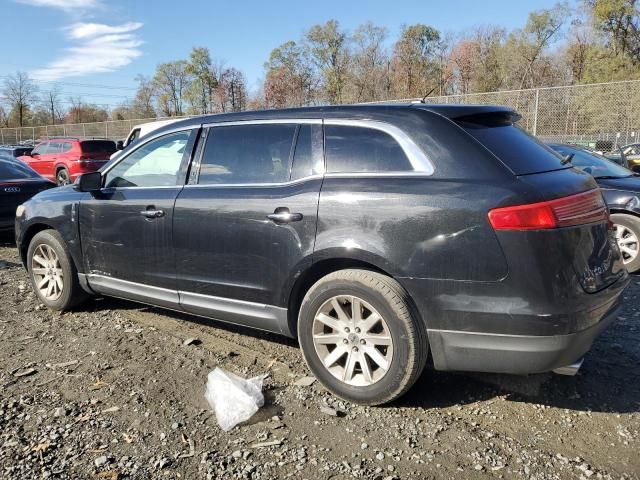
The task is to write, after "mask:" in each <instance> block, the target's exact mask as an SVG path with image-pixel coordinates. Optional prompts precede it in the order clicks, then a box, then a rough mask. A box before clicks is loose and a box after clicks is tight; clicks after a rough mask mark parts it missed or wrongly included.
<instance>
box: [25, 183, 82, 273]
mask: <svg viewBox="0 0 640 480" xmlns="http://www.w3.org/2000/svg"><path fill="white" fill-rule="evenodd" d="M60 190H62V189H59V188H56V189H52V190H49V191H47V192H42V193H40V194H38V195H36V196H35V197H33V198H31V199H30V200H29V201H27V202H25V203H24V204H23V205H22V207H23V208H22V212H21V215H20V216H19V217H16V224H15V231H16V245H17V246H18V249H19V251H20V256H21V258H22V261H23V264H24V263H25V259H26V253H27V249H28V248H29V243H30V242H31V239H32V238H33V236H34V235H35V234H37V233H38V232H39V231H41V230H45V229H54V230H56V231H57V232H58V233H59V234H60V236H61V237H62V238H63V240H64V241H65V243H66V246H67V248H68V250H69V253H70V255H71V257H72V259H73V261H74V263H75V266H76V268H77V270H78V272H80V273H82V272H83V271H84V268H83V265H84V263H83V261H82V248H81V243H80V229H79V224H78V218H79V217H78V212H79V205H80V201H79V200H80V199H79V198H78V196H77V195H73V194H75V193H76V192H73V194H72V196H73V197H75V198H57V197H64V196H65V192H62V191H60ZM65 190H67V188H65ZM69 190H70V189H69ZM49 192H51V193H49Z"/></svg>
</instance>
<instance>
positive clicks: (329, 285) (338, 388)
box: [298, 280, 412, 403]
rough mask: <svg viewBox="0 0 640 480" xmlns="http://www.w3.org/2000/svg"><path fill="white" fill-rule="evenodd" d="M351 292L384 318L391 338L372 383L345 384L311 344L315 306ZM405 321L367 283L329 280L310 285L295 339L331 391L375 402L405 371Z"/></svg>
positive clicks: (407, 355)
mask: <svg viewBox="0 0 640 480" xmlns="http://www.w3.org/2000/svg"><path fill="white" fill-rule="evenodd" d="M337 295H354V296H357V297H359V298H361V299H363V300H365V301H366V302H368V303H369V304H370V305H371V306H373V307H374V308H375V309H376V310H377V311H378V313H380V315H382V317H383V318H384V319H385V321H386V323H387V326H388V328H389V331H390V332H391V338H392V341H393V357H392V359H391V365H390V367H389V370H388V371H387V373H386V374H385V376H384V377H383V378H382V379H380V380H379V381H378V382H376V383H374V384H373V385H370V386H366V387H358V386H353V385H348V384H346V383H343V382H341V381H340V380H338V379H337V378H335V377H334V376H333V375H332V374H331V373H330V372H329V371H328V370H327V369H326V368H325V367H324V365H323V364H322V361H321V360H320V358H319V357H318V354H317V353H316V350H315V346H314V344H313V319H314V317H315V314H316V312H317V311H318V309H319V308H320V307H321V306H322V305H323V304H324V303H325V302H326V301H327V300H329V299H330V298H331V297H334V296H337ZM407 338H408V335H407V330H406V328H405V325H404V323H403V322H402V321H400V319H399V318H398V315H397V314H396V313H395V312H394V310H393V308H392V306H391V305H390V304H389V302H388V301H387V300H386V299H385V298H384V297H383V296H382V295H381V294H379V293H377V292H375V291H373V290H372V289H371V288H370V287H368V286H366V285H363V284H362V283H360V282H358V281H357V280H356V281H346V280H331V281H327V282H321V283H320V284H319V285H317V288H316V287H312V289H311V290H310V291H309V293H308V294H307V296H306V297H305V299H304V301H303V302H302V306H301V308H300V314H299V318H298V341H299V343H300V346H301V348H302V352H303V355H304V358H305V360H306V362H307V365H308V366H309V369H310V370H311V371H312V373H313V374H314V375H315V376H316V377H317V378H318V379H319V380H320V381H321V383H322V384H324V385H325V386H326V387H327V388H328V389H329V390H330V391H331V392H332V393H334V394H336V395H337V396H339V397H342V398H344V399H346V400H349V401H354V402H357V403H377V402H376V401H375V399H377V398H381V397H385V396H387V394H388V393H389V392H390V391H395V390H397V389H398V386H399V385H401V384H402V382H403V379H404V377H405V375H406V374H407V370H408V364H409V360H410V358H411V355H412V352H411V351H410V348H411V345H410V343H409V342H408V341H407Z"/></svg>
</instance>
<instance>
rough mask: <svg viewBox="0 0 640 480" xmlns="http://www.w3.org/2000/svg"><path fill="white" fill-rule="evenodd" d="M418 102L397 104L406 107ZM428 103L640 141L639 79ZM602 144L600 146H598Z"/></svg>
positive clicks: (590, 137)
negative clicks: (494, 109) (504, 112)
mask: <svg viewBox="0 0 640 480" xmlns="http://www.w3.org/2000/svg"><path fill="white" fill-rule="evenodd" d="M416 100H418V99H411V98H409V99H399V100H393V101H391V102H389V101H385V102H379V103H406V102H411V101H416ZM424 101H425V103H430V104H433V103H445V104H448V103H450V104H481V105H490V104H493V105H506V106H509V107H511V108H513V109H515V110H517V111H518V112H519V113H520V114H521V115H522V119H521V120H520V122H519V124H520V126H521V127H522V128H524V129H525V130H527V131H528V132H530V133H532V134H533V135H536V136H539V137H542V138H544V139H545V140H551V141H558V142H575V143H581V144H584V145H589V146H592V147H596V148H598V149H602V150H606V149H613V148H615V147H616V146H618V145H626V144H628V143H635V142H640V138H638V137H639V136H640V80H634V81H626V82H611V83H600V84H591V85H574V86H570V87H548V88H536V89H528V90H510V91H501V92H489V93H472V94H465V95H448V96H442V97H429V98H426V99H425V100H424ZM153 120H160V119H139V120H113V121H108V122H98V123H77V124H64V125H48V126H42V127H24V128H3V129H0V144H9V143H21V142H37V141H38V140H40V139H44V138H48V137H54V136H80V137H106V138H111V139H114V140H115V139H121V138H124V137H126V135H127V134H128V133H129V131H130V130H131V128H132V127H133V126H134V125H138V124H140V123H146V122H150V121H153ZM597 143H600V146H598V145H597Z"/></svg>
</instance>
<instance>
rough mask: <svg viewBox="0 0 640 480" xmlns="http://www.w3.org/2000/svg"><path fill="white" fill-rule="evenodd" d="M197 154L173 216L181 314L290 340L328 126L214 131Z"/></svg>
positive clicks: (241, 126)
mask: <svg viewBox="0 0 640 480" xmlns="http://www.w3.org/2000/svg"><path fill="white" fill-rule="evenodd" d="M197 152H198V153H197V154H196V162H195V164H194V165H193V167H192V169H191V174H190V178H189V182H188V185H186V186H185V188H184V189H183V190H182V191H181V192H180V195H179V196H178V199H177V201H176V208H175V213H174V234H173V241H174V246H175V252H176V270H177V278H178V290H179V293H180V300H181V304H182V307H183V308H184V309H185V310H187V311H189V312H192V313H196V314H202V315H206V316H212V317H217V318H221V319H223V320H227V321H230V322H233V323H239V324H246V325H250V326H252V327H255V328H261V329H265V330H271V331H277V332H282V333H287V332H286V329H287V326H286V308H285V305H284V297H285V296H286V292H288V291H290V289H291V286H292V285H291V283H292V282H293V279H295V278H296V276H297V274H298V273H299V272H301V271H302V270H303V269H304V267H305V265H306V264H307V263H309V262H310V261H311V254H312V252H313V248H314V241H315V233H316V221H317V209H318V198H319V192H320V186H321V184H322V175H321V173H322V170H323V160H322V122H321V121H320V120H309V119H307V120H304V121H302V120H300V121H296V120H283V121H257V122H255V121H247V122H237V123H225V124H213V125H210V126H209V127H208V128H206V129H205V131H204V132H203V136H202V138H201V142H200V144H199V146H198V150H197Z"/></svg>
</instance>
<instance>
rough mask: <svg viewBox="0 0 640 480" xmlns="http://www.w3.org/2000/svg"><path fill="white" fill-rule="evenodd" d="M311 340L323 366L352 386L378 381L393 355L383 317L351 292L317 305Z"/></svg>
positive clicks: (383, 374)
mask: <svg viewBox="0 0 640 480" xmlns="http://www.w3.org/2000/svg"><path fill="white" fill-rule="evenodd" d="M313 344H314V347H315V350H316V353H317V354H318V357H319V358H320V361H321V362H322V364H323V365H324V367H325V368H326V369H327V370H328V371H329V372H330V373H331V374H332V375H333V376H334V377H335V378H337V379H338V380H340V381H342V382H344V383H346V384H349V385H353V386H360V387H363V386H369V385H373V384H374V383H376V382H378V381H380V380H381V379H382V378H383V377H384V376H385V374H386V373H387V371H388V370H389V367H390V365H391V360H392V358H393V339H392V338H391V332H390V330H389V326H388V325H387V322H386V320H385V319H384V318H383V317H382V315H380V313H379V312H378V311H377V310H376V309H375V308H374V307H373V306H372V305H371V304H369V303H367V302H366V301H364V300H363V299H361V298H358V297H356V296H352V295H338V296H334V297H332V298H330V299H329V300H327V301H326V302H325V303H324V304H322V306H321V307H320V308H319V309H318V311H317V312H316V315H315V317H314V319H313Z"/></svg>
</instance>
